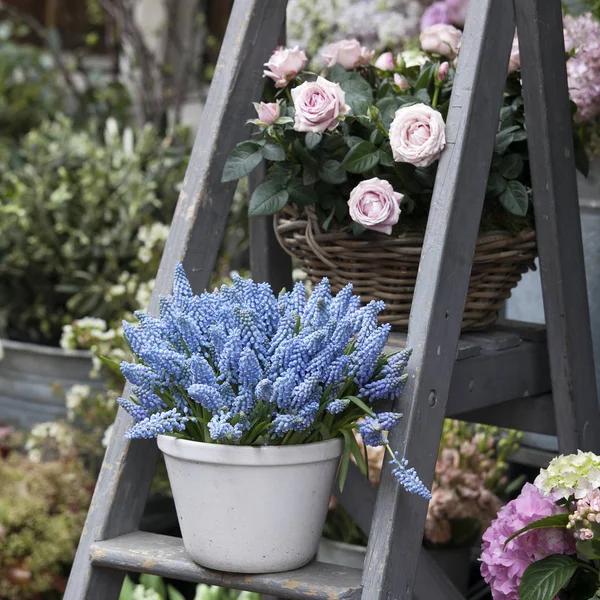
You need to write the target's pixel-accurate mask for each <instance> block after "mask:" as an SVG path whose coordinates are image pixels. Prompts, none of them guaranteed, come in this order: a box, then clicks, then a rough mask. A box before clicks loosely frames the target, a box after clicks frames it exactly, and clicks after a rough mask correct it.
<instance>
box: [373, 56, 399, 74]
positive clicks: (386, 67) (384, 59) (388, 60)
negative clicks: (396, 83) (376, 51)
mask: <svg viewBox="0 0 600 600" xmlns="http://www.w3.org/2000/svg"><path fill="white" fill-rule="evenodd" d="M375 66H376V67H377V68H378V69H380V70H381V71H393V70H394V68H395V67H394V55H393V54H392V53H391V52H384V53H383V54H381V55H380V56H379V58H378V59H377V60H376V61H375Z"/></svg>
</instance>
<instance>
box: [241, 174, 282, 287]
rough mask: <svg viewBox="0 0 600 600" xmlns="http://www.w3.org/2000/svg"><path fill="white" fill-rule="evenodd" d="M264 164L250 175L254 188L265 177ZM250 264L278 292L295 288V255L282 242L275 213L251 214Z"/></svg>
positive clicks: (254, 274)
mask: <svg viewBox="0 0 600 600" xmlns="http://www.w3.org/2000/svg"><path fill="white" fill-rule="evenodd" d="M263 176H264V164H262V165H259V166H258V167H257V169H256V170H255V171H253V172H252V173H250V176H249V177H248V187H249V189H250V192H252V190H253V189H256V186H257V185H258V184H259V183H260V182H261V181H262V179H263ZM250 268H251V270H252V279H254V281H267V282H269V283H270V284H271V287H272V288H273V291H274V292H275V293H276V294H278V293H279V292H280V291H281V290H282V289H283V288H286V289H288V290H289V289H291V287H292V285H293V282H292V258H291V256H290V255H289V254H286V253H285V252H284V250H283V248H282V247H281V246H280V245H279V242H278V241H277V237H276V236H275V231H274V229H273V217H250Z"/></svg>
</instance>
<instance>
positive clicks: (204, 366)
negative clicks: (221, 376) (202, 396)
mask: <svg viewBox="0 0 600 600" xmlns="http://www.w3.org/2000/svg"><path fill="white" fill-rule="evenodd" d="M188 366H189V368H190V374H191V382H192V384H195V383H203V384H205V385H210V386H215V385H217V377H216V375H215V372H214V370H213V368H212V367H211V366H210V365H209V364H208V361H207V360H206V358H204V356H202V355H201V354H196V355H195V356H192V358H190V359H189V362H188Z"/></svg>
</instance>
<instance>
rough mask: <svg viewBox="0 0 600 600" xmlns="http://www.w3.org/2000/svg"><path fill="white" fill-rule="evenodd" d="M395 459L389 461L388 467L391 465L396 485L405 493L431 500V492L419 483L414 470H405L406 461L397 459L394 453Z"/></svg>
mask: <svg viewBox="0 0 600 600" xmlns="http://www.w3.org/2000/svg"><path fill="white" fill-rule="evenodd" d="M395 455H396V456H395V458H394V459H393V460H390V461H389V462H390V465H393V467H394V468H393V469H392V474H393V475H394V477H395V478H396V479H397V481H398V483H399V484H400V485H401V486H402V487H403V488H404V489H405V490H406V491H407V492H410V493H412V494H416V495H417V496H421V497H423V498H425V500H431V492H430V491H429V490H428V489H427V487H426V486H425V484H424V483H423V482H422V481H421V479H420V478H419V476H418V475H417V472H416V471H415V470H414V468H412V467H411V468H410V469H409V468H407V467H408V461H407V460H406V459H405V458H401V459H398V453H397V452H396V453H395Z"/></svg>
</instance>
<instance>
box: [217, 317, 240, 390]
mask: <svg viewBox="0 0 600 600" xmlns="http://www.w3.org/2000/svg"><path fill="white" fill-rule="evenodd" d="M242 350H243V348H242V341H241V339H240V332H239V330H238V329H235V330H234V331H232V332H231V334H230V335H229V337H228V338H227V341H226V342H225V346H224V347H223V351H222V352H221V354H220V356H219V359H218V360H219V362H218V365H217V368H218V371H219V374H220V375H219V379H220V380H221V381H224V380H228V381H229V382H230V383H232V384H237V383H238V375H239V373H238V368H239V364H240V356H241V355H242Z"/></svg>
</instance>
